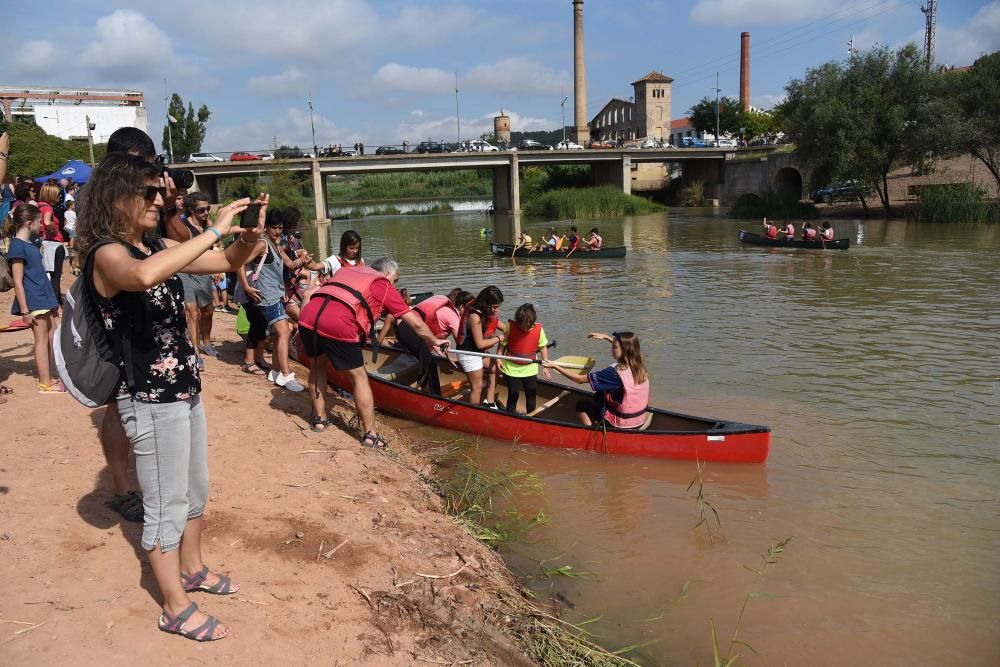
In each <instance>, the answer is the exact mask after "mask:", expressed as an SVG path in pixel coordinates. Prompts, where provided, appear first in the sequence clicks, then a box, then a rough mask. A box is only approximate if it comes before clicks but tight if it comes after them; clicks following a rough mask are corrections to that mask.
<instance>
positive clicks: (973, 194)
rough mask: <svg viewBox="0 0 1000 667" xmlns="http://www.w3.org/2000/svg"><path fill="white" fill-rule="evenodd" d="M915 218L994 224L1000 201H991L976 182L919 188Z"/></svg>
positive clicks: (999, 214) (998, 213)
mask: <svg viewBox="0 0 1000 667" xmlns="http://www.w3.org/2000/svg"><path fill="white" fill-rule="evenodd" d="M917 218H918V219H919V220H920V221H921V222H997V221H998V218H1000V202H991V201H989V199H988V198H987V195H986V191H985V190H983V189H982V188H980V187H979V186H977V185H976V184H975V183H951V184H943V185H925V186H923V187H921V188H920V193H919V195H918V203H917Z"/></svg>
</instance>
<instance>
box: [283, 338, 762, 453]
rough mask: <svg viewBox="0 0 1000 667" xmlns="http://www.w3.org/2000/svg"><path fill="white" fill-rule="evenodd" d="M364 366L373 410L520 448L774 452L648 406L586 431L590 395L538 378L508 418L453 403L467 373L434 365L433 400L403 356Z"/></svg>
mask: <svg viewBox="0 0 1000 667" xmlns="http://www.w3.org/2000/svg"><path fill="white" fill-rule="evenodd" d="M295 347H296V351H297V352H299V354H298V355H297V356H298V359H299V361H300V362H301V363H304V364H305V365H307V366H308V365H309V362H310V361H311V360H310V359H309V358H308V357H306V356H305V354H304V353H303V352H302V348H301V343H300V340H299V338H298V336H296V339H295ZM324 363H326V364H327V377H328V378H329V381H330V383H331V384H333V385H335V386H338V387H340V388H341V389H344V390H345V391H350V390H351V385H350V381H349V380H348V378H347V376H346V375H344V374H342V373H339V372H337V371H336V370H334V368H333V367H332V366H331V365H330V364H329V362H328V361H327V360H326V359H324ZM365 363H366V366H367V368H368V377H369V379H370V380H371V385H372V393H373V394H374V395H375V406H376V407H377V408H378V409H380V410H382V411H383V412H387V413H390V414H393V415H396V416H399V417H403V418H405V419H411V420H413V421H417V422H420V423H423V424H427V425H429V426H435V427H439V428H446V429H450V430H453V431H462V432H464V433H471V434H473V435H480V436H484V437H489V438H496V439H498V440H509V441H515V440H516V441H517V442H518V443H519V444H524V445H542V446H546V447H567V448H572V449H587V450H592V451H595V452H602V453H608V454H626V455H631V456H651V457H655V458H665V459H689V460H695V459H698V460H701V461H723V462H728V463H763V462H764V461H765V460H766V459H767V455H768V453H769V451H770V448H771V429H770V428H768V427H767V426H756V425H753V424H741V423H738V422H730V421H723V420H720V419H711V418H706V417H691V416H688V415H682V414H678V413H676V412H669V411H667V410H661V409H659V408H652V407H651V408H650V409H649V411H648V417H647V419H646V424H645V425H644V426H643V427H642V428H641V429H632V430H621V431H619V430H608V431H607V432H603V431H600V430H597V429H593V428H587V427H585V426H583V425H581V424H580V423H579V422H578V421H577V417H576V402H577V401H578V400H579V399H581V398H592V397H593V392H590V391H585V390H582V389H577V388H576V387H568V386H565V385H561V384H556V383H554V382H546V381H544V380H539V381H538V408H537V409H536V410H535V412H534V413H533V415H531V416H528V415H524V414H520V415H510V414H507V413H506V412H503V411H497V410H490V409H488V408H482V407H478V406H474V405H470V404H469V403H468V402H466V401H463V400H457V399H459V398H461V397H462V394H463V389H465V390H467V388H468V383H467V382H466V381H465V374H464V373H462V372H461V371H458V370H456V369H454V368H453V367H451V366H450V365H449V364H448V363H447V362H444V361H441V362H440V363H439V370H440V373H441V386H442V390H443V393H444V394H445V396H430V395H428V394H425V393H423V392H421V391H419V390H417V389H415V388H413V387H412V386H411V384H412V383H414V382H415V381H416V379H417V376H418V375H419V372H420V369H419V363H418V362H417V360H416V359H414V358H413V357H411V356H409V355H407V354H405V353H402V352H398V351H395V350H387V349H384V348H383V349H382V350H381V351H380V352H379V357H378V362H377V363H374V364H373V363H372V362H371V353H370V351H369V350H367V349H366V351H365ZM497 398H498V399H499V400H500V401H504V400H505V399H506V388H505V387H503V385H502V383H498V387H497ZM522 400H523V399H522Z"/></svg>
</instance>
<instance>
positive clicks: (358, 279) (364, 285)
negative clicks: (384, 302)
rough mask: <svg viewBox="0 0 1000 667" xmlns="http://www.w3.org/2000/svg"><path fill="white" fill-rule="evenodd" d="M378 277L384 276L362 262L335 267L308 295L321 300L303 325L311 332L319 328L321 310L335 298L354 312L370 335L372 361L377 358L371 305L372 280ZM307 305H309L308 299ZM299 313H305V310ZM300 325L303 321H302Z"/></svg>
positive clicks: (361, 327)
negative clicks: (340, 267)
mask: <svg viewBox="0 0 1000 667" xmlns="http://www.w3.org/2000/svg"><path fill="white" fill-rule="evenodd" d="M380 278H385V276H384V275H383V274H381V273H379V272H378V271H376V270H375V269H369V268H368V267H365V266H345V267H343V268H342V269H340V270H339V271H337V273H335V274H334V275H333V278H331V279H330V280H329V281H327V282H326V283H324V285H323V286H322V287H320V288H319V289H318V290H316V291H315V292H314V293H313V296H312V298H313V299H317V298H319V299H322V300H323V303H322V304H321V305H320V306H319V308H318V309H317V312H316V317H315V318H313V321H312V326H311V327H307V328H311V329H312V330H313V331H315V332H319V331H321V327H320V320H321V318H322V317H323V311H324V310H326V307H327V306H328V305H329V303H330V301H331V300H334V301H339V302H341V303H342V304H344V305H346V306H347V307H348V308H349V309H350V310H351V312H352V313H354V319H355V321H356V322H357V325H358V328H359V329H360V330H361V331H362V332H364V333H365V335H367V337H368V338H369V339H371V344H372V361H375V360H376V359H377V358H378V336H377V334H376V333H375V322H376V320H377V319H378V316H377V315H376V314H375V313H373V312H372V307H371V304H372V303H374V301H375V297H374V296H373V295H372V284H373V283H374V282H375V281H376V280H378V279H380ZM310 305H312V302H311V301H310ZM307 308H308V306H307ZM302 314H303V315H305V314H306V313H305V311H303V313H302ZM379 315H381V313H379ZM303 325H305V323H304V322H303Z"/></svg>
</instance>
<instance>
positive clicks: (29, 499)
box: [0, 292, 531, 665]
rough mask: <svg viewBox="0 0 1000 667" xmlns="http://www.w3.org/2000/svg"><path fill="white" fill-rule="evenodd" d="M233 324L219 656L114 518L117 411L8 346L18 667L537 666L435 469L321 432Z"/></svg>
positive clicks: (213, 404) (492, 559)
mask: <svg viewBox="0 0 1000 667" xmlns="http://www.w3.org/2000/svg"><path fill="white" fill-rule="evenodd" d="M12 294H13V292H7V293H5V294H3V295H0V312H2V313H8V312H9V308H10V302H11V298H12ZM7 319H8V318H7V317H6V315H4V316H0V321H2V322H3V323H6V322H7ZM233 325H234V317H233V316H232V315H228V314H217V315H216V331H217V334H216V335H215V336H214V338H215V339H216V340H217V341H218V342H219V345H218V347H219V348H220V350H221V351H222V353H223V360H221V361H219V360H215V359H208V360H207V361H206V364H207V369H206V373H205V375H204V391H203V396H204V400H205V402H206V408H207V412H208V425H209V452H210V466H211V473H212V495H211V501H210V503H209V506H208V512H207V513H206V520H207V529H206V532H205V535H204V540H205V555H206V561H207V562H208V563H209V564H210V565H211V566H212V567H213V568H218V569H219V570H221V571H223V572H228V573H231V574H232V575H233V578H234V581H237V582H239V583H241V584H242V587H243V588H242V591H241V592H240V593H239V594H237V595H235V596H232V597H228V598H224V597H216V596H210V595H204V594H203V595H200V596H198V597H197V598H196V599H197V601H198V602H199V604H200V605H201V606H202V608H203V609H204V610H205V611H207V612H208V613H211V614H216V615H218V616H219V618H220V619H221V620H222V621H224V622H225V623H226V624H227V625H228V626H229V627H230V628H231V631H232V633H231V635H230V636H229V637H227V638H226V639H224V640H222V641H219V642H214V643H210V644H197V643H195V642H191V641H187V640H184V639H182V638H179V637H176V636H171V635H167V634H165V633H162V632H160V631H159V630H157V628H156V620H157V616H158V613H159V606H158V602H157V600H158V596H159V594H158V592H157V590H156V586H155V582H154V580H153V577H152V573H151V571H150V569H149V566H148V564H147V563H146V562H145V557H144V554H143V553H142V552H141V549H140V547H139V537H140V528H141V527H140V526H139V525H138V524H130V523H128V522H126V521H124V520H122V519H121V518H120V517H119V516H118V515H117V514H116V513H115V512H113V511H112V510H111V509H110V507H108V506H107V501H108V499H109V497H110V481H109V476H108V472H107V469H106V467H105V465H104V460H103V457H102V455H101V449H100V444H99V442H98V439H97V431H96V427H95V425H96V424H99V423H100V419H101V415H102V411H100V410H96V411H91V410H87V409H85V408H83V407H82V406H81V405H79V404H78V403H77V402H76V401H75V400H73V399H72V398H71V397H69V396H41V395H39V394H37V393H36V391H35V378H34V364H33V361H32V356H31V333H30V332H29V331H26V330H25V331H19V332H4V333H0V381H2V382H3V383H4V384H6V385H8V386H10V387H13V388H14V390H15V393H13V394H11V395H9V396H7V398H8V401H7V403H6V404H4V405H0V415H2V417H3V424H4V437H3V440H2V444H0V579H2V580H3V582H4V584H3V594H2V596H0V664H5V665H52V664H59V665H77V664H142V665H167V664H170V665H176V664H197V663H205V662H212V663H215V664H278V663H284V664H303V663H306V662H313V661H315V662H318V663H320V664H337V665H346V664H356V663H364V664H385V665H390V664H391V665H399V664H462V663H463V661H473V662H474V663H475V664H504V665H516V664H531V661H530V660H529V659H528V658H526V657H525V655H524V653H522V651H521V650H520V649H519V648H518V646H517V645H516V643H515V642H514V641H513V640H512V639H510V638H509V636H508V634H509V631H510V626H511V625H513V624H516V621H512V616H513V617H516V613H515V612H514V611H513V610H514V609H515V608H516V607H517V606H518V605H519V604H520V602H519V600H520V596H519V594H518V593H517V586H516V583H515V582H514V580H513V578H512V577H511V576H510V575H509V573H508V571H507V570H506V568H505V566H504V564H503V563H502V561H501V560H500V559H499V557H497V556H496V554H495V553H493V552H491V551H490V550H489V549H487V548H486V547H485V546H483V545H482V544H481V543H479V542H477V541H476V540H475V539H474V538H472V537H471V536H470V535H469V534H468V532H467V531H465V530H464V529H463V528H462V527H460V526H459V525H458V524H457V523H456V522H455V521H453V520H452V519H451V518H449V517H447V516H445V515H444V514H443V513H442V511H441V507H442V503H441V499H440V498H439V497H438V496H436V495H435V494H434V493H433V492H432V490H431V489H430V487H429V486H428V485H427V484H426V483H425V482H423V481H422V480H421V476H422V475H426V474H428V473H429V472H430V465H429V464H428V462H427V461H426V460H424V459H423V458H421V457H420V456H418V455H415V454H414V453H413V452H412V451H411V449H410V448H409V447H408V446H407V444H406V442H405V440H404V439H403V436H402V435H401V434H400V433H398V432H394V431H392V429H389V428H387V429H386V431H387V433H388V435H389V438H390V441H391V443H392V451H391V453H390V454H388V455H387V454H382V453H377V452H372V451H368V450H362V449H361V447H360V446H359V444H358V441H357V439H356V437H355V436H354V435H353V434H348V433H347V432H344V431H341V430H339V429H331V430H329V431H328V432H326V433H323V434H316V433H312V432H311V431H310V430H309V429H308V427H307V425H306V421H305V420H306V417H307V415H308V411H309V408H308V404H307V400H306V397H305V395H303V394H298V395H293V394H290V393H288V392H286V391H284V390H280V389H277V388H276V387H273V386H271V385H269V384H268V383H267V382H266V381H264V380H262V379H261V378H252V377H249V376H247V375H245V374H244V373H242V372H240V370H239V367H238V365H237V359H239V357H240V355H241V350H242V348H241V345H240V343H239V339H238V338H237V336H236V335H235V333H234V331H233V329H234V326H233ZM297 370H298V372H299V375H300V377H302V378H303V379H304V376H305V371H304V369H302V368H301V367H298V368H297ZM334 404H335V405H336V409H337V410H338V411H339V412H340V414H342V415H349V414H350V413H349V411H348V410H347V404H346V403H343V402H339V405H338V402H337V401H334ZM505 633H507V634H505Z"/></svg>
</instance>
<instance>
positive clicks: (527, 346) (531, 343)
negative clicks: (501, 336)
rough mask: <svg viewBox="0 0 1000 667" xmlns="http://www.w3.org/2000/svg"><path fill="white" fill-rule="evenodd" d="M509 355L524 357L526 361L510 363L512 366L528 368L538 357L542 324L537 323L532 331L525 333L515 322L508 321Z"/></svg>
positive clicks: (507, 344) (507, 345)
mask: <svg viewBox="0 0 1000 667" xmlns="http://www.w3.org/2000/svg"><path fill="white" fill-rule="evenodd" d="M507 322H508V327H507V343H506V347H507V353H508V354H510V355H512V356H515V357H524V358H525V360H526V361H510V363H512V364H519V365H521V366H527V365H528V364H530V363H532V361H533V360H534V359H536V358H537V355H538V341H539V340H540V339H541V336H542V323H541V322H535V326H533V327H531V331H525V330H524V329H522V328H521V327H519V326H518V325H517V322H515V321H514V320H508V321H507Z"/></svg>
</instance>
